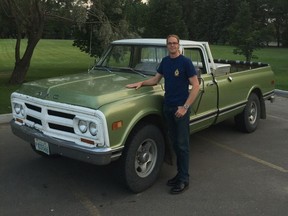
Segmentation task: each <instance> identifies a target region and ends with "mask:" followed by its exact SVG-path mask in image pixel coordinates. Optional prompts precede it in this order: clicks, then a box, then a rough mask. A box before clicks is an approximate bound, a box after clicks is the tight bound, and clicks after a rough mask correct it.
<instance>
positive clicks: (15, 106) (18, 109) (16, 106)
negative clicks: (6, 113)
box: [14, 103, 23, 114]
mask: <svg viewBox="0 0 288 216" xmlns="http://www.w3.org/2000/svg"><path fill="white" fill-rule="evenodd" d="M14 110H15V112H16V114H20V112H21V110H23V107H22V105H21V104H18V103H15V104H14Z"/></svg>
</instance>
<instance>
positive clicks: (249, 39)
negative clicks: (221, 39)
mask: <svg viewBox="0 0 288 216" xmlns="http://www.w3.org/2000/svg"><path fill="white" fill-rule="evenodd" d="M229 33H230V44H231V45H234V46H236V48H235V49H234V51H233V52H234V53H235V54H239V55H244V56H245V58H246V61H251V59H252V58H256V56H254V55H253V51H254V50H255V49H258V48H260V47H261V46H262V45H263V42H262V40H261V33H262V32H261V30H260V29H259V28H257V25H256V23H255V22H254V19H253V17H252V13H251V10H250V5H249V3H248V2H246V1H243V2H241V4H240V7H239V12H238V14H237V15H236V17H235V20H234V22H233V23H232V24H231V26H230V28H229Z"/></svg>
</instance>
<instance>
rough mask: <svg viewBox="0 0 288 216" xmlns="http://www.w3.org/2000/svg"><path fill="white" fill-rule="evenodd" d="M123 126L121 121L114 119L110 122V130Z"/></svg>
mask: <svg viewBox="0 0 288 216" xmlns="http://www.w3.org/2000/svg"><path fill="white" fill-rule="evenodd" d="M122 126H123V121H116V122H113V124H112V130H117V129H119V128H121V127H122Z"/></svg>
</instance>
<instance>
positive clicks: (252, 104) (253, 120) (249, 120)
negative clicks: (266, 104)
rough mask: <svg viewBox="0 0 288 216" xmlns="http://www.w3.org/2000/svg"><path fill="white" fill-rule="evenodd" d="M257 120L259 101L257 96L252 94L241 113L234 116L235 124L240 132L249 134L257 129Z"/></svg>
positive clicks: (258, 116)
mask: <svg viewBox="0 0 288 216" xmlns="http://www.w3.org/2000/svg"><path fill="white" fill-rule="evenodd" d="M259 119H260V101H259V98H258V96H257V95H256V94H255V93H252V94H251V95H250V96H249V98H248V101H247V104H246V106H245V109H244V110H243V112H242V113H240V114H239V115H237V116H235V123H236V125H237V127H238V128H239V129H240V130H241V131H243V132H247V133H251V132H253V131H255V130H256V129H257V126H258V123H259Z"/></svg>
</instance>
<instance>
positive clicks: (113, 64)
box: [96, 45, 167, 75]
mask: <svg viewBox="0 0 288 216" xmlns="http://www.w3.org/2000/svg"><path fill="white" fill-rule="evenodd" d="M166 55H167V49H166V47H164V46H135V45H112V46H111V47H110V49H108V52H106V53H105V54H104V56H103V57H102V58H101V60H100V61H99V62H98V63H97V65H96V67H105V68H109V70H110V71H113V70H114V69H115V70H119V69H120V70H121V71H125V72H129V71H130V72H133V71H134V72H141V73H143V74H145V75H154V74H155V73H156V70H157V68H158V66H159V63H160V62H161V60H162V58H163V57H164V56H166Z"/></svg>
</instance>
